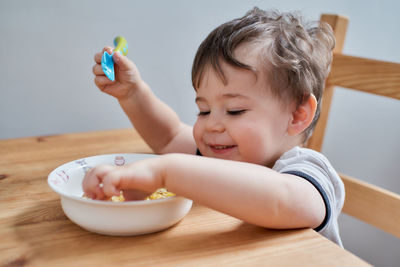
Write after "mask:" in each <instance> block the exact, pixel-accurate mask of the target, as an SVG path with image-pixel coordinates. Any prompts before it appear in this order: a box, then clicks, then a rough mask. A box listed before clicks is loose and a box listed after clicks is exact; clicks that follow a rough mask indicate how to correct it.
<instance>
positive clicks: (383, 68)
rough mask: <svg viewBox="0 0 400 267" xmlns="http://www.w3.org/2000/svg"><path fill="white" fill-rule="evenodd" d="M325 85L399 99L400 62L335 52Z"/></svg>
mask: <svg viewBox="0 0 400 267" xmlns="http://www.w3.org/2000/svg"><path fill="white" fill-rule="evenodd" d="M327 85H328V86H334V85H336V86H341V87H346V88H349V89H353V90H358V91H362V92H366V93H371V94H376V95H381V96H386V97H391V98H395V99H400V89H399V88H400V64H399V63H394V62H385V61H381V60H374V59H368V58H361V57H354V56H348V55H341V54H335V55H334V58H333V63H332V70H331V73H330V75H329V78H328V81H327Z"/></svg>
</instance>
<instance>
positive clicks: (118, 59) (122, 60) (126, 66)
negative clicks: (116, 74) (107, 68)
mask: <svg viewBox="0 0 400 267" xmlns="http://www.w3.org/2000/svg"><path fill="white" fill-rule="evenodd" d="M113 60H114V63H115V64H117V65H118V68H119V69H120V70H131V69H133V68H134V65H133V63H132V61H130V60H129V59H128V58H127V57H126V56H123V55H122V54H121V53H120V52H115V53H114V55H113Z"/></svg>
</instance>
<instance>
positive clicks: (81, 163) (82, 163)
mask: <svg viewBox="0 0 400 267" xmlns="http://www.w3.org/2000/svg"><path fill="white" fill-rule="evenodd" d="M75 163H76V164H78V165H79V166H82V170H83V172H84V174H86V173H87V172H88V171H90V169H91V168H92V167H90V166H89V165H88V164H87V163H86V159H81V160H76V161H75Z"/></svg>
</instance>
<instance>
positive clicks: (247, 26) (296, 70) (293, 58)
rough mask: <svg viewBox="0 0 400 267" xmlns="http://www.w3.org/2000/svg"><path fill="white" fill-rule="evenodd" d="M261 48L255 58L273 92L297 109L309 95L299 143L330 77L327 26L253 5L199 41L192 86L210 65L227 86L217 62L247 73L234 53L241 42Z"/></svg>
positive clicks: (329, 31)
mask: <svg viewBox="0 0 400 267" xmlns="http://www.w3.org/2000/svg"><path fill="white" fill-rule="evenodd" d="M248 43H255V44H257V46H258V45H260V46H261V47H260V48H261V49H260V60H261V62H262V65H263V66H264V71H265V73H266V75H267V77H268V80H269V82H270V87H271V90H272V93H273V94H274V95H276V96H277V97H278V98H279V99H281V100H284V101H288V100H289V101H295V103H296V105H297V106H299V105H301V104H302V103H303V101H305V100H307V99H308V97H309V96H310V95H311V94H313V95H314V96H315V97H316V99H317V102H318V104H317V111H316V114H315V117H314V120H313V122H312V123H311V125H310V126H309V127H308V128H307V129H306V130H305V131H304V141H306V140H307V139H308V138H309V137H310V136H311V134H312V131H313V129H314V127H315V124H316V122H317V120H318V118H319V113H320V110H321V97H322V93H323V89H324V85H325V79H326V77H327V76H328V74H329V70H330V64H331V61H332V50H333V48H334V46H335V38H334V35H333V32H332V29H331V27H330V26H329V25H328V24H326V23H319V22H318V23H316V22H314V23H304V22H303V19H302V17H301V16H300V15H298V14H297V13H280V12H278V11H264V10H261V9H259V8H257V7H255V8H253V9H252V10H250V11H248V12H247V13H246V15H245V16H243V17H241V18H238V19H234V20H232V21H229V22H227V23H224V24H222V25H220V26H219V27H217V28H216V29H214V30H213V31H212V32H211V33H210V34H209V35H208V36H207V38H206V39H205V40H204V41H203V42H202V43H201V45H200V47H199V49H198V50H197V53H196V56H195V59H194V62H193V67H192V84H193V87H194V88H195V90H196V88H198V87H199V86H200V82H201V80H202V77H203V74H204V71H205V68H206V67H207V66H211V67H212V68H213V69H214V71H215V72H216V73H217V74H218V76H219V77H220V78H221V80H222V81H223V82H224V83H226V82H227V81H226V78H225V75H224V72H223V70H222V68H221V65H220V60H224V61H225V62H227V63H228V64H231V65H233V66H236V67H240V68H243V69H247V70H252V71H255V69H253V66H249V65H246V64H244V63H243V62H240V61H239V60H237V59H236V58H235V56H234V51H235V49H236V48H237V47H238V46H239V45H242V44H248Z"/></svg>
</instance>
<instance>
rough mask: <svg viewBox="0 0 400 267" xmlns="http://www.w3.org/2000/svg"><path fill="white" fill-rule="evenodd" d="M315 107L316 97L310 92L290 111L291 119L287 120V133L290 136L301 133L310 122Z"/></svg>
mask: <svg viewBox="0 0 400 267" xmlns="http://www.w3.org/2000/svg"><path fill="white" fill-rule="evenodd" d="M316 109H317V99H316V98H315V96H314V95H313V94H311V95H310V96H309V97H308V99H306V100H305V101H304V102H303V103H302V104H301V105H300V106H298V107H297V109H296V110H295V111H294V112H293V113H292V120H291V121H290V122H289V126H288V134H289V135H291V136H294V135H298V134H300V133H302V132H303V131H304V130H305V129H307V127H308V126H309V125H310V124H311V122H312V121H313V119H314V115H315V111H316Z"/></svg>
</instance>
